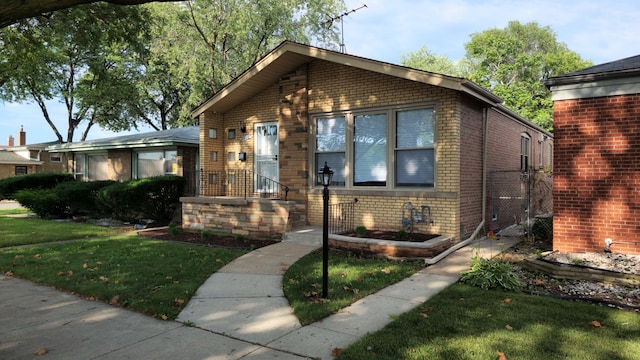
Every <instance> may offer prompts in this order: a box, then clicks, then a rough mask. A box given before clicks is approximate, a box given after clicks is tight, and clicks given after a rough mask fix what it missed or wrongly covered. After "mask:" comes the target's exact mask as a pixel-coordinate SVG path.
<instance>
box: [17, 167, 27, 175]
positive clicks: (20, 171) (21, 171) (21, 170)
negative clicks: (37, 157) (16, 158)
mask: <svg viewBox="0 0 640 360" xmlns="http://www.w3.org/2000/svg"><path fill="white" fill-rule="evenodd" d="M26 174H27V167H26V166H22V165H18V166H16V175H26Z"/></svg>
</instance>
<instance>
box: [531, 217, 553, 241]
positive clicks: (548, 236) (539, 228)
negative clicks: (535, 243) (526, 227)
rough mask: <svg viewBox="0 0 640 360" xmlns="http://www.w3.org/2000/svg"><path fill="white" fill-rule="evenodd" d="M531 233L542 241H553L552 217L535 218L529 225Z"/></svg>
mask: <svg viewBox="0 0 640 360" xmlns="http://www.w3.org/2000/svg"><path fill="white" fill-rule="evenodd" d="M531 235H533V237H534V238H535V239H536V240H540V241H543V242H551V241H553V217H545V218H538V219H536V222H534V223H533V226H532V227H531Z"/></svg>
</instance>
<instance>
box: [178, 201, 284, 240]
mask: <svg viewBox="0 0 640 360" xmlns="http://www.w3.org/2000/svg"><path fill="white" fill-rule="evenodd" d="M180 201H181V202H182V227H183V228H184V229H189V230H215V231H222V232H230V233H232V234H238V235H244V236H248V237H251V238H255V239H282V235H283V234H284V233H285V232H286V231H289V230H291V227H292V214H293V213H294V209H295V202H294V201H278V200H268V199H257V198H256V199H240V198H225V197H215V198H214V197H188V198H181V199H180Z"/></svg>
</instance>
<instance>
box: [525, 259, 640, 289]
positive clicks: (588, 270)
mask: <svg viewBox="0 0 640 360" xmlns="http://www.w3.org/2000/svg"><path fill="white" fill-rule="evenodd" d="M522 265H523V267H524V268H525V269H527V270H530V271H540V272H543V273H545V274H548V275H549V276H551V277H553V278H556V279H573V280H589V281H602V282H608V283H614V284H622V285H636V286H637V285H640V275H634V274H625V273H619V272H615V271H609V270H603V269H596V268H592V267H588V266H581V265H572V264H564V263H556V262H550V261H544V260H540V259H524V261H523V263H522Z"/></svg>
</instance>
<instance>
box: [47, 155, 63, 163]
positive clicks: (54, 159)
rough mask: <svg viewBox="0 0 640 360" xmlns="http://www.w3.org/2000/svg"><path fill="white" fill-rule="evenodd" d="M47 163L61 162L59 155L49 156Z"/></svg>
mask: <svg viewBox="0 0 640 360" xmlns="http://www.w3.org/2000/svg"><path fill="white" fill-rule="evenodd" d="M49 162H52V163H60V162H62V155H61V154H59V153H55V154H49Z"/></svg>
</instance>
